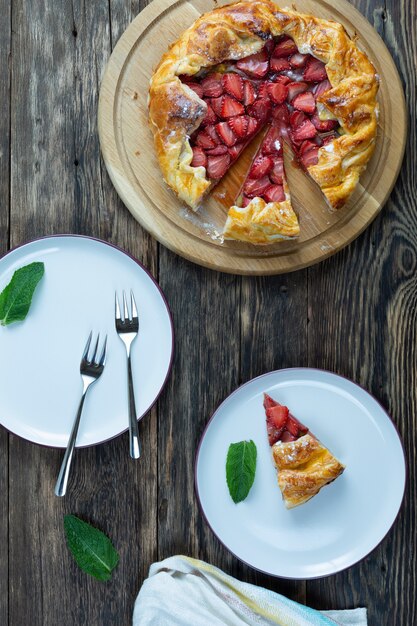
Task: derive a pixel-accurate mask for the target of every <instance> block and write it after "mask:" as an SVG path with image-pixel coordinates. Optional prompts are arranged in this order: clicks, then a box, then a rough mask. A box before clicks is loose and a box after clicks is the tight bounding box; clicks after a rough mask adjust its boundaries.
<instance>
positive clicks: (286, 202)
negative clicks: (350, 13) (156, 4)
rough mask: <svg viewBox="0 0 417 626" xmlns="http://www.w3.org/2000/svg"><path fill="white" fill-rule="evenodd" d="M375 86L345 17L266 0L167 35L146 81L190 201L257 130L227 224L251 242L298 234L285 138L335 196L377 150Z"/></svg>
mask: <svg viewBox="0 0 417 626" xmlns="http://www.w3.org/2000/svg"><path fill="white" fill-rule="evenodd" d="M377 91H378V76H377V74H376V71H375V68H374V66H373V65H372V63H371V62H370V61H369V59H368V58H367V56H366V55H365V53H364V52H362V51H361V50H360V49H359V48H358V46H357V44H356V42H355V41H354V40H352V39H350V37H349V36H348V34H347V33H346V31H345V29H344V28H343V26H342V25H341V24H339V23H337V22H333V21H328V20H323V19H320V18H318V17H315V16H313V15H303V14H302V13H299V12H298V11H296V10H295V9H288V8H285V9H282V8H280V7H278V6H277V5H276V4H275V3H273V2H271V1H270V0H254V1H252V2H237V3H234V4H230V5H226V6H223V7H220V8H218V9H215V10H213V11H211V12H209V13H206V14H204V15H202V16H201V17H200V18H199V19H197V20H196V22H194V24H193V25H192V26H191V27H190V28H188V29H187V30H186V31H185V32H184V33H183V34H182V35H181V37H180V38H179V39H178V40H177V41H176V42H175V43H174V44H172V45H171V47H170V48H169V50H168V52H167V53H166V54H164V56H163V57H162V59H161V61H160V63H159V65H158V66H157V68H156V69H155V71H154V73H153V75H152V78H151V81H150V89H149V118H150V124H151V128H152V131H153V134H154V139H155V148H156V154H157V158H158V161H159V164H160V167H161V170H162V174H163V177H164V179H165V180H166V182H167V183H168V185H169V186H170V187H171V188H172V189H173V190H174V191H175V192H176V193H177V195H178V197H179V198H180V199H181V200H183V201H184V202H185V203H186V204H187V205H189V206H190V207H191V208H192V209H194V210H197V209H198V207H199V205H200V203H201V202H202V199H203V198H204V195H205V194H207V193H208V192H209V191H210V190H211V189H212V188H213V187H214V186H215V185H216V184H217V183H218V182H219V181H220V180H221V179H222V178H223V176H225V175H226V173H227V172H228V170H229V168H230V167H231V166H232V164H233V163H234V162H235V161H236V160H237V159H238V158H239V156H240V154H241V153H242V152H243V151H244V150H245V148H246V147H247V146H248V144H250V143H251V142H252V140H253V139H254V137H255V136H256V135H258V133H265V136H264V137H263V139H262V142H261V146H260V148H259V151H258V153H257V155H256V157H255V159H254V161H253V163H252V165H251V167H250V169H249V172H248V173H247V176H246V179H245V180H244V181H243V183H242V188H241V191H240V193H239V195H238V198H236V202H235V204H234V206H232V207H230V209H229V213H228V217H227V221H226V225H225V229H224V236H225V238H229V239H238V240H242V241H247V242H250V243H254V244H269V243H272V242H275V241H277V240H279V239H288V238H293V237H296V236H297V235H298V234H299V224H298V220H297V216H296V214H295V213H294V210H293V208H292V205H291V197H290V191H289V188H288V184H287V181H286V176H285V168H284V161H283V151H282V146H283V143H284V142H286V143H287V144H288V145H289V146H290V147H291V148H292V151H293V153H294V155H295V157H296V159H297V160H298V161H299V163H300V164H301V166H302V167H303V168H304V169H305V171H306V172H307V173H308V174H309V175H310V176H311V177H312V178H313V179H314V181H315V182H316V183H317V184H318V185H319V186H320V188H321V190H322V192H323V194H324V196H325V198H326V200H327V202H328V204H329V205H330V207H331V208H332V209H338V208H340V207H341V206H343V204H344V203H345V202H346V201H347V199H348V198H349V196H350V195H351V193H352V192H353V190H354V189H355V186H356V184H357V182H358V180H359V176H360V174H361V172H362V171H363V170H364V168H365V167H366V164H367V163H368V161H369V159H370V157H371V155H372V153H373V151H374V146H375V138H376V132H377V113H378V105H377V100H376V96H377Z"/></svg>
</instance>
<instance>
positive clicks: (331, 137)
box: [321, 133, 340, 146]
mask: <svg viewBox="0 0 417 626" xmlns="http://www.w3.org/2000/svg"><path fill="white" fill-rule="evenodd" d="M339 137H340V135H338V134H337V133H329V134H328V135H325V136H324V137H321V140H322V144H323V146H325V145H326V144H328V143H330V142H331V141H333V140H334V139H339Z"/></svg>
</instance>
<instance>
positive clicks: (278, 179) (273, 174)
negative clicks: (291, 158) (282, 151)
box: [269, 157, 284, 185]
mask: <svg viewBox="0 0 417 626" xmlns="http://www.w3.org/2000/svg"><path fill="white" fill-rule="evenodd" d="M269 178H270V179H271V180H272V182H273V183H275V184H276V185H282V183H283V181H284V160H283V159H282V158H281V157H278V158H276V159H274V165H273V167H272V170H271V171H270V172H269Z"/></svg>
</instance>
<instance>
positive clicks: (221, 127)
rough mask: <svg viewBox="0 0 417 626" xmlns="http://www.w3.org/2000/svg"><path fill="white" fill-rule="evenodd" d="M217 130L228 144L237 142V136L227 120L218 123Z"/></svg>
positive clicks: (232, 144) (231, 144)
mask: <svg viewBox="0 0 417 626" xmlns="http://www.w3.org/2000/svg"><path fill="white" fill-rule="evenodd" d="M216 132H217V134H218V135H219V137H220V139H221V140H222V141H223V143H225V144H226V146H229V147H230V146H234V145H235V143H236V142H237V137H236V135H235V134H234V132H233V131H232V129H231V128H230V126H229V124H228V123H227V122H220V123H219V124H216Z"/></svg>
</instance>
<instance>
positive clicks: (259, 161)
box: [249, 154, 273, 178]
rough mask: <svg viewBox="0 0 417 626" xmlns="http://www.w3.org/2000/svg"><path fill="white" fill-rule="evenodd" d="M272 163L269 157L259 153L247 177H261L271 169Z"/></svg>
mask: <svg viewBox="0 0 417 626" xmlns="http://www.w3.org/2000/svg"><path fill="white" fill-rule="evenodd" d="M272 165H273V162H272V160H271V159H270V158H269V157H267V156H264V155H262V154H260V155H259V156H257V157H256V159H255V160H254V162H253V164H252V167H251V168H250V171H249V178H262V177H263V176H265V175H266V174H268V172H269V171H270V170H271V169H272Z"/></svg>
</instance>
